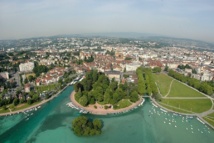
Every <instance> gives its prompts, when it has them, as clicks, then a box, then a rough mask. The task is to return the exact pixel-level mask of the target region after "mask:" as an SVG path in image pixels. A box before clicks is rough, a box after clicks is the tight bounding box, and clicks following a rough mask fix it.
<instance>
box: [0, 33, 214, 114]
mask: <svg viewBox="0 0 214 143" xmlns="http://www.w3.org/2000/svg"><path fill="white" fill-rule="evenodd" d="M178 41H179V40H178ZM178 41H177V42H176V40H175V39H173V40H170V42H165V40H162V39H158V40H157V39H156V40H154V39H153V40H149V39H146V40H145V39H144V40H139V39H128V38H105V37H90V38H88V37H78V38H76V37H51V38H47V37H46V38H32V39H22V40H10V41H9V40H8V41H1V42H0V112H1V113H4V112H8V111H15V110H18V109H22V108H26V107H28V106H30V105H32V104H36V103H38V102H40V101H41V100H45V99H48V98H50V97H51V96H52V95H54V94H55V93H57V91H59V90H60V89H62V88H63V87H65V86H66V85H68V84H69V83H70V82H71V81H72V80H73V79H74V78H76V77H81V76H83V75H84V73H85V72H86V71H90V70H91V69H96V70H97V71H99V72H103V73H105V75H106V76H108V78H109V79H110V80H111V79H113V78H114V80H115V81H117V82H119V83H139V84H140V85H142V84H143V83H144V82H146V84H145V85H144V86H145V89H143V88H141V89H140V91H139V90H138V93H139V92H140V93H141V94H147V95H150V94H151V95H152V94H153V95H157V89H156V88H155V83H154V81H152V82H151V88H150V86H148V83H149V79H150V75H151V73H150V74H149V76H146V77H144V79H139V77H138V76H139V75H138V73H136V69H137V68H138V67H140V66H143V67H145V68H151V69H153V72H161V71H162V72H165V73H167V72H168V75H169V76H172V77H174V78H175V79H178V80H180V81H182V82H184V83H187V84H188V85H190V86H192V87H194V88H196V89H198V90H199V91H201V92H203V93H205V94H207V95H210V96H212V95H213V91H214V84H213V80H214V77H213V75H214V61H213V60H214V54H213V52H212V51H211V50H212V49H210V48H208V47H207V45H206V44H199V45H197V43H198V42H194V41H193V42H189V40H187V41H185V40H181V41H180V42H178ZM200 46H204V47H200ZM146 78H148V82H147V81H144V80H146ZM138 80H139V81H138ZM151 80H152V79H151ZM76 91H78V89H77V90H76ZM156 98H157V99H158V98H159V97H158V96H156Z"/></svg>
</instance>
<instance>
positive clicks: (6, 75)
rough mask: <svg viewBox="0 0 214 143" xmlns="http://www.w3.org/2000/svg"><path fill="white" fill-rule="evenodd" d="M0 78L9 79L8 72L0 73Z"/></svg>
mask: <svg viewBox="0 0 214 143" xmlns="http://www.w3.org/2000/svg"><path fill="white" fill-rule="evenodd" d="M0 78H3V79H6V80H8V79H9V73H8V72H0Z"/></svg>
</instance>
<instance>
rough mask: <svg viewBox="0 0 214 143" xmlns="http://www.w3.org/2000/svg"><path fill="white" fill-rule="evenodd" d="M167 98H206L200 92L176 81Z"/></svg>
mask: <svg viewBox="0 0 214 143" xmlns="http://www.w3.org/2000/svg"><path fill="white" fill-rule="evenodd" d="M167 97H205V96H204V95H203V94H201V93H200V92H198V91H196V90H194V89H192V88H190V87H188V86H186V85H184V84H182V83H180V82H179V81H177V80H174V81H173V83H172V86H171V89H170V93H169V95H168V96H167Z"/></svg>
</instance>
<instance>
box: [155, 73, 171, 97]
mask: <svg viewBox="0 0 214 143" xmlns="http://www.w3.org/2000/svg"><path fill="white" fill-rule="evenodd" d="M153 76H154V80H155V82H156V83H157V86H158V88H159V90H160V93H161V94H162V95H163V96H165V95H166V94H167V93H168V91H169V86H170V83H171V81H172V78H171V77H169V76H167V75H165V74H153Z"/></svg>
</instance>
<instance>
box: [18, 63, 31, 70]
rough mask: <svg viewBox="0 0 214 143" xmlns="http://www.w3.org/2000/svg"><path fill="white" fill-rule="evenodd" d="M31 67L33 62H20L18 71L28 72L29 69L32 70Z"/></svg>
mask: <svg viewBox="0 0 214 143" xmlns="http://www.w3.org/2000/svg"><path fill="white" fill-rule="evenodd" d="M33 68H34V63H33V62H28V63H21V64H20V65H19V70H20V72H29V71H32V70H33Z"/></svg>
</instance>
